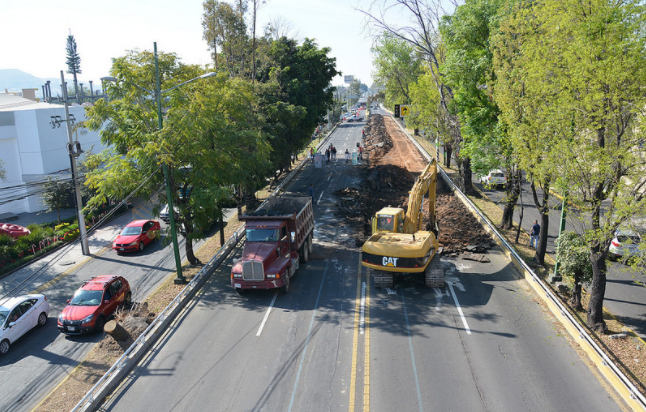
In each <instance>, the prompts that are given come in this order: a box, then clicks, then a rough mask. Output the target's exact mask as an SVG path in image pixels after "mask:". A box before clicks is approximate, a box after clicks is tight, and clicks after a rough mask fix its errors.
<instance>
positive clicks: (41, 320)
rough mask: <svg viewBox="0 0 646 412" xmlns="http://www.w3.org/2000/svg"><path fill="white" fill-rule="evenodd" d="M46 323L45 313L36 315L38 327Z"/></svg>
mask: <svg viewBox="0 0 646 412" xmlns="http://www.w3.org/2000/svg"><path fill="white" fill-rule="evenodd" d="M45 323H47V314H46V313H45V312H43V313H41V314H40V315H38V326H45Z"/></svg>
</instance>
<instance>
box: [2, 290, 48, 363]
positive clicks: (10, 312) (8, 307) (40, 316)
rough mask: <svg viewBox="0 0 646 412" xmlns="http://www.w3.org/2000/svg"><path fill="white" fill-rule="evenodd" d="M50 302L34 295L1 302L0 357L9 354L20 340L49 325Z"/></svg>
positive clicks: (42, 296)
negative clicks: (23, 336)
mask: <svg viewBox="0 0 646 412" xmlns="http://www.w3.org/2000/svg"><path fill="white" fill-rule="evenodd" d="M48 315H49V302H48V301H47V297H46V296H45V295H40V294H32V295H24V296H18V297H14V298H4V299H2V300H0V355H4V354H5V353H7V352H9V346H11V345H12V344H13V343H14V342H15V341H16V340H18V338H20V337H21V336H22V335H24V334H25V333H27V332H29V331H30V330H32V329H33V328H35V327H36V326H43V325H44V324H45V323H47V316H48Z"/></svg>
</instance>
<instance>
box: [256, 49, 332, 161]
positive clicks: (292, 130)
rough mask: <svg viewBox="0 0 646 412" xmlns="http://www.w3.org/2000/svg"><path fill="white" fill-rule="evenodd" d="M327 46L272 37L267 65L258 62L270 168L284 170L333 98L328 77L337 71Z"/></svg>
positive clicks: (307, 142) (325, 111)
mask: <svg viewBox="0 0 646 412" xmlns="http://www.w3.org/2000/svg"><path fill="white" fill-rule="evenodd" d="M329 53H330V49H329V48H327V47H323V48H319V47H318V46H317V44H316V43H315V42H314V41H313V40H310V39H305V41H304V42H303V43H302V44H300V45H299V44H298V43H297V42H296V40H294V39H287V38H285V37H283V38H281V39H279V40H276V41H273V42H271V44H270V45H269V46H268V50H267V56H268V57H267V59H266V60H265V64H264V65H262V66H260V67H258V81H259V82H261V83H264V85H263V86H262V87H260V88H259V89H258V93H259V96H260V99H261V102H262V103H261V104H260V110H261V111H262V114H263V116H264V119H265V124H266V126H265V130H266V132H267V133H269V134H271V136H272V137H271V145H272V148H274V150H273V151H272V154H271V156H272V157H271V162H272V165H273V166H274V168H275V169H274V170H280V171H283V170H287V169H288V168H289V166H290V165H291V156H292V155H295V154H297V153H298V152H300V151H301V150H302V149H303V148H305V147H306V146H307V145H308V144H309V142H310V136H311V135H312V133H313V132H314V129H316V126H317V125H318V124H319V123H320V122H321V121H322V119H323V116H325V114H326V113H327V110H328V109H329V108H330V107H332V104H333V102H334V99H333V98H334V90H335V89H334V88H333V87H330V82H331V81H332V79H333V78H334V77H335V76H336V75H337V74H338V72H337V70H336V67H335V64H336V59H335V58H333V57H330V56H328V54H329Z"/></svg>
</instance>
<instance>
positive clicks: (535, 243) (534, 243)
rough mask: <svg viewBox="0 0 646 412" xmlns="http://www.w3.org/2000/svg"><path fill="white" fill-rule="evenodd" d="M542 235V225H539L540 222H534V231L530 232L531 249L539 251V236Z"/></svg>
mask: <svg viewBox="0 0 646 412" xmlns="http://www.w3.org/2000/svg"><path fill="white" fill-rule="evenodd" d="M540 234H541V225H539V224H538V220H534V226H532V230H530V231H529V247H533V248H534V249H538V235H540Z"/></svg>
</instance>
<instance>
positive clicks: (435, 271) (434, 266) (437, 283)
mask: <svg viewBox="0 0 646 412" xmlns="http://www.w3.org/2000/svg"><path fill="white" fill-rule="evenodd" d="M424 275H425V277H426V279H425V282H424V283H425V284H426V287H428V288H443V287H444V268H443V267H442V262H441V261H440V257H439V256H438V255H437V254H436V255H435V256H433V259H432V260H431V263H429V264H428V266H427V267H426V270H425V271H424Z"/></svg>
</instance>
